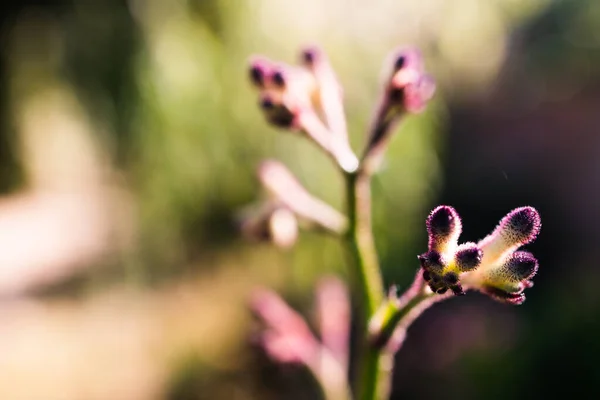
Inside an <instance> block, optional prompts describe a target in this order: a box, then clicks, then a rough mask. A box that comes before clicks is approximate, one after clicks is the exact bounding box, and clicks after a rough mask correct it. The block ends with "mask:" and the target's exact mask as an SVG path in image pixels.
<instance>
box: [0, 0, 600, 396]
mask: <svg viewBox="0 0 600 400" xmlns="http://www.w3.org/2000/svg"><path fill="white" fill-rule="evenodd" d="M5 5H6V7H5V8H4V10H3V11H2V14H1V16H2V18H1V20H0V28H1V31H0V34H1V35H0V40H1V43H2V46H1V47H0V190H1V192H2V197H1V199H0V398H2V399H16V400H35V399H45V400H63V399H64V400H71V399H72V400H78V399H86V400H87V399H89V400H95V399H99V400H104V399H113V400H119V399H123V400H131V399H170V400H187V399H224V400H227V399H236V400H243V399H309V398H311V399H312V398H318V396H317V394H316V392H315V389H314V382H313V381H312V380H311V377H310V376H309V374H308V373H307V372H306V371H304V370H303V369H302V368H298V367H293V366H285V367H281V366H278V365H275V364H273V363H271V362H270V361H269V360H268V359H267V358H266V357H265V356H264V355H263V354H261V353H260V351H258V350H257V349H255V348H254V347H253V346H251V345H250V344H249V342H250V340H249V338H250V337H251V334H252V330H253V327H254V325H253V321H252V318H251V316H250V313H249V311H248V309H247V306H246V304H247V299H248V295H249V294H250V293H251V291H252V289H253V288H255V287H257V286H268V287H273V288H276V289H277V290H279V291H280V292H281V293H282V294H283V295H284V296H285V297H286V298H287V299H288V300H289V301H290V302H291V303H292V304H293V305H294V306H295V307H296V308H297V309H298V310H300V311H301V312H303V313H304V314H306V315H310V310H311V306H312V304H311V302H312V298H313V297H312V296H313V286H314V283H315V282H316V280H317V279H318V278H319V277H321V276H322V275H324V274H336V275H338V276H341V277H342V278H346V271H345V268H344V264H343V257H342V254H341V249H340V248H339V246H338V243H337V242H336V241H335V240H333V239H331V238H327V237H323V236H322V235H318V234H315V233H306V234H303V235H302V236H301V238H300V240H299V242H298V243H297V245H296V246H295V247H294V248H293V249H290V250H281V249H277V248H274V247H272V246H269V245H267V244H257V243H249V242H247V241H245V240H243V239H242V238H241V237H240V235H239V232H238V231H237V230H236V225H235V223H234V221H235V216H236V215H237V214H238V212H239V210H240V209H242V208H243V207H245V206H246V205H248V204H253V203H256V202H257V201H259V200H260V199H261V197H262V196H263V194H262V191H261V189H260V187H259V186H258V184H257V181H256V179H255V172H254V171H255V167H256V166H257V164H258V163H259V162H260V160H262V159H263V158H267V157H268V158H276V159H280V160H284V161H285V162H286V164H287V165H288V166H289V167H290V169H292V170H293V171H294V172H295V173H296V174H297V176H298V177H299V178H300V180H301V181H302V182H303V183H304V184H305V185H306V186H307V187H308V188H309V189H310V190H311V191H312V192H313V193H316V194H318V195H319V196H321V197H322V198H324V199H325V200H327V201H328V202H330V203H331V204H332V205H334V206H335V207H337V208H339V209H341V207H342V205H343V203H342V197H341V193H342V181H341V179H340V176H338V174H337V173H336V171H335V170H334V168H332V166H331V165H330V164H329V160H328V159H327V158H326V157H325V156H323V155H322V154H320V153H319V151H318V150H317V149H315V148H314V147H313V146H312V145H311V144H310V143H306V142H305V141H303V140H301V139H300V138H298V137H296V136H294V135H290V134H286V133H283V132H279V131H277V130H275V129H273V128H271V127H269V126H267V124H266V123H265V122H264V120H263V118H262V117H261V115H260V113H259V112H258V110H257V109H256V98H255V94H254V93H253V92H252V90H251V88H250V87H249V85H248V83H247V81H246V78H247V71H246V68H247V58H248V57H249V56H250V55H252V54H256V53H264V54H267V55H269V56H270V57H273V58H277V59H283V60H286V61H290V62H292V61H294V60H295V59H296V57H297V51H298V49H299V47H300V46H302V45H305V44H310V43H318V44H320V45H322V46H323V47H324V48H325V50H326V51H327V52H328V53H329V55H330V58H331V60H332V63H333V65H334V66H335V68H336V70H337V72H338V74H339V77H340V80H341V81H342V82H343V84H344V87H345V97H346V108H347V113H348V115H349V126H350V129H351V131H352V142H353V145H354V146H355V148H358V147H360V146H361V144H362V143H364V140H365V138H364V136H363V132H364V130H365V127H366V126H367V125H368V122H369V120H370V117H371V113H372V111H373V107H374V101H375V99H376V97H377V92H378V83H379V82H380V71H381V66H382V61H383V60H384V59H385V57H386V56H387V54H388V53H389V51H390V50H392V49H394V48H396V47H397V46H403V45H417V46H419V47H420V48H421V49H422V51H423V54H424V56H425V59H426V64H427V67H428V70H429V71H430V72H431V73H432V74H433V75H434V76H435V77H436V80H437V82H438V91H437V95H436V97H435V100H434V101H433V102H432V103H431V104H430V106H429V107H428V110H427V111H426V112H425V113H424V114H422V115H419V116H414V117H410V118H409V119H407V120H406V122H405V123H404V125H403V126H402V127H401V129H400V132H398V133H397V135H396V137H395V139H394V141H393V143H392V145H391V148H390V150H389V154H388V157H387V159H386V162H385V164H384V166H383V169H382V171H381V173H380V175H379V176H378V177H377V178H376V180H375V182H374V197H375V204H374V212H375V229H376V235H377V247H378V250H379V254H380V257H381V260H382V264H383V267H384V272H385V277H386V282H387V283H388V284H392V283H397V284H399V285H400V286H401V287H402V286H406V285H407V284H408V283H409V282H410V280H411V278H412V276H413V274H414V271H415V268H416V267H417V262H416V261H417V260H416V257H415V256H416V255H417V254H419V253H421V252H422V251H423V249H424V247H425V246H426V233H425V228H424V220H425V217H426V215H427V213H428V212H429V210H431V209H432V208H433V207H434V206H435V205H437V204H442V203H445V204H451V205H453V206H454V207H456V208H457V209H458V211H459V213H460V214H461V215H462V216H463V224H464V233H463V237H462V238H463V240H472V241H473V240H478V239H479V238H481V237H483V236H484V235H486V234H487V233H488V232H489V231H490V230H491V229H492V228H493V227H494V226H495V224H496V223H497V221H498V220H499V218H501V217H502V216H503V215H504V214H505V213H506V212H508V211H509V210H511V209H512V208H515V207H517V206H521V205H533V206H535V207H536V208H538V209H539V210H540V213H541V215H542V221H543V224H544V225H543V228H542V233H541V235H540V237H539V239H538V240H537V242H536V243H535V244H533V245H531V246H530V250H532V251H534V252H535V254H536V255H537V256H538V258H539V260H540V263H541V268H540V272H539V275H538V277H537V278H536V285H535V287H534V288H532V289H530V290H528V292H527V296H528V300H527V301H526V302H525V304H524V305H522V306H520V307H510V306H504V305H501V304H497V303H495V302H493V301H491V300H490V299H488V298H486V297H483V296H478V295H475V294H470V295H469V296H465V297H461V298H455V299H452V300H451V301H447V302H445V303H443V304H440V305H436V306H435V307H434V308H433V309H431V310H429V311H427V312H426V313H425V314H424V316H423V317H422V318H421V319H419V320H418V321H417V322H416V323H415V325H414V326H413V327H412V328H411V330H410V331H409V337H408V339H407V341H406V343H405V346H404V348H403V349H402V350H401V351H400V353H399V354H398V355H397V357H396V364H397V368H396V370H395V379H394V393H393V398H394V399H396V398H398V399H399V398H403V399H409V398H415V399H416V398H418V399H429V398H430V399H437V398H442V397H444V398H462V399H481V398H486V399H506V398H513V399H520V398H523V399H529V398H534V397H535V398H537V397H539V398H544V397H545V396H551V397H554V396H575V395H581V396H583V398H591V397H593V396H594V394H595V393H596V392H597V382H598V381H599V380H600V367H599V366H598V362H597V361H598V358H599V356H600V341H599V340H598V337H600V314H599V312H600V291H599V290H598V288H597V286H598V281H599V280H598V279H599V278H600V274H599V272H598V265H597V264H598V243H599V239H600V235H599V230H598V226H600V207H599V206H598V204H600V157H598V152H599V150H600V135H599V134H600V2H598V1H595V0H569V1H567V0H564V1H559V0H556V1H551V0H529V1H519V0H489V1H479V0H455V1H452V2H450V1H443V0H420V1H412V0H410V1H395V0H381V1H376V2H363V1H358V0H346V1H343V0H334V1H327V2H324V1H318V0H304V1H302V2H297V1H279V0H253V1H246V2H244V1H235V0H187V1H185V0H173V1H163V0H129V1H125V0H102V1H98V0H78V1H67V0H53V1H34V0H25V1H15V0H12V1H11V0H9V1H7V2H5Z"/></svg>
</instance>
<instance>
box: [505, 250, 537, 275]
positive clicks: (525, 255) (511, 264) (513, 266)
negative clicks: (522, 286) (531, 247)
mask: <svg viewBox="0 0 600 400" xmlns="http://www.w3.org/2000/svg"><path fill="white" fill-rule="evenodd" d="M504 268H506V270H507V272H508V273H510V275H511V277H512V278H513V279H514V280H515V281H522V280H524V279H531V278H532V277H533V276H534V275H535V274H536V273H537V270H538V261H537V259H536V258H535V257H534V256H533V254H531V253H529V252H527V251H517V252H514V253H513V254H512V255H511V256H510V257H509V258H508V260H506V263H505V264H504Z"/></svg>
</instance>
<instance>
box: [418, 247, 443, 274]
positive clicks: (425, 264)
mask: <svg viewBox="0 0 600 400" xmlns="http://www.w3.org/2000/svg"><path fill="white" fill-rule="evenodd" d="M418 259H419V262H420V263H421V268H423V269H424V270H427V271H429V272H430V273H433V272H441V271H442V269H443V268H444V264H443V262H442V256H441V254H440V253H438V252H437V251H428V252H427V253H423V254H421V255H420V256H418Z"/></svg>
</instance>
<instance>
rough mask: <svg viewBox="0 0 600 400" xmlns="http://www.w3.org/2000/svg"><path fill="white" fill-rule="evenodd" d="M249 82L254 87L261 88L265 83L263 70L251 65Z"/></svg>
mask: <svg viewBox="0 0 600 400" xmlns="http://www.w3.org/2000/svg"><path fill="white" fill-rule="evenodd" d="M250 80H251V81H252V83H254V84H255V85H257V86H260V87H262V86H263V85H264V83H265V72H264V70H263V68H261V67H260V66H258V65H252V66H251V67H250Z"/></svg>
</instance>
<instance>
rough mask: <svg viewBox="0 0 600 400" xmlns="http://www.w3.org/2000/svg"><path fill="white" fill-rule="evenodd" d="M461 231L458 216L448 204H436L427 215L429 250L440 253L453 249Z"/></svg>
mask: <svg viewBox="0 0 600 400" xmlns="http://www.w3.org/2000/svg"><path fill="white" fill-rule="evenodd" d="M461 231H462V224H461V221H460V217H459V216H458V213H457V212H456V210H455V209H454V208H452V207H450V206H438V207H436V208H435V209H434V210H433V211H432V212H431V213H430V214H429V217H427V233H428V234H429V250H430V251H437V252H440V253H442V254H445V253H447V252H448V251H452V250H454V247H455V246H456V242H457V241H458V237H459V236H460V234H461Z"/></svg>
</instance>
